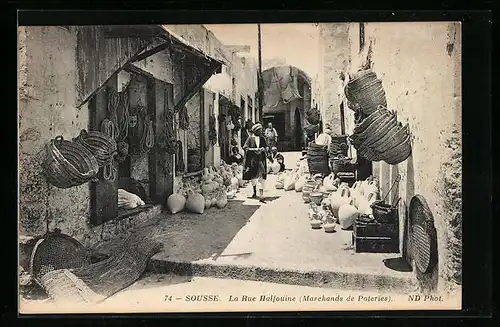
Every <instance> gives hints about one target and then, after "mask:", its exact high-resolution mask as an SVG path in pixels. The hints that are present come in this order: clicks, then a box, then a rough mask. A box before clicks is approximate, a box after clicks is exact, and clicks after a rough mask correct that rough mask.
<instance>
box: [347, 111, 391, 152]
mask: <svg viewBox="0 0 500 327" xmlns="http://www.w3.org/2000/svg"><path fill="white" fill-rule="evenodd" d="M392 119H393V117H392V116H391V114H383V115H381V116H380V117H379V118H377V119H375V120H374V121H373V122H372V123H371V124H370V126H368V127H367V128H366V129H365V130H364V131H363V132H362V133H359V134H353V135H352V136H351V139H352V141H353V142H352V144H353V145H354V146H357V145H359V144H361V143H362V142H364V141H365V140H367V139H368V138H370V137H372V136H373V135H374V134H375V133H377V131H378V130H379V129H380V127H381V126H384V125H385V124H388V123H389V122H390V121H391V120H392Z"/></svg>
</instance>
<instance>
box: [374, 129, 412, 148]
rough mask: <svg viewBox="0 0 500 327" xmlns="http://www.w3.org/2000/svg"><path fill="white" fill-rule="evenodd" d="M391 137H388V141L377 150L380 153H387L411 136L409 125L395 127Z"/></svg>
mask: <svg viewBox="0 0 500 327" xmlns="http://www.w3.org/2000/svg"><path fill="white" fill-rule="evenodd" d="M390 134H391V135H390V136H389V137H388V139H387V141H386V142H385V143H383V144H381V145H380V146H379V147H378V148H377V149H376V150H377V152H379V153H385V152H387V151H389V150H391V149H392V148H394V147H395V146H397V145H398V144H401V142H402V141H403V140H404V139H406V138H407V137H408V135H409V125H408V124H407V125H406V126H404V127H403V126H402V125H401V124H399V125H398V126H397V127H395V128H394V129H393V130H392V131H391V133H390Z"/></svg>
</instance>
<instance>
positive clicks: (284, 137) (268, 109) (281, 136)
mask: <svg viewBox="0 0 500 327" xmlns="http://www.w3.org/2000/svg"><path fill="white" fill-rule="evenodd" d="M262 79H263V84H264V103H263V113H264V124H265V125H267V123H269V122H271V123H273V125H274V128H275V129H276V131H277V132H278V148H279V150H280V151H286V150H300V149H301V148H302V147H303V146H304V138H303V128H304V125H305V113H306V112H307V111H308V110H310V108H311V78H310V77H309V76H308V75H307V74H306V73H305V72H304V71H302V70H301V69H299V68H297V67H293V66H275V67H271V68H269V69H267V70H265V71H263V72H262Z"/></svg>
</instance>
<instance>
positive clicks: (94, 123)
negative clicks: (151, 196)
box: [89, 74, 118, 225]
mask: <svg viewBox="0 0 500 327" xmlns="http://www.w3.org/2000/svg"><path fill="white" fill-rule="evenodd" d="M117 89H118V79H117V74H115V75H113V76H112V77H111V78H110V79H109V80H108V81H107V83H106V84H105V87H103V88H102V89H101V90H99V91H98V92H97V93H96V94H95V96H94V97H92V99H91V100H90V102H89V110H90V115H89V116H90V117H89V118H90V119H89V130H98V131H101V123H102V121H103V120H104V119H106V118H108V98H109V93H110V92H111V91H117ZM114 168H115V169H116V171H117V173H116V178H115V180H114V181H106V180H104V179H103V178H102V168H101V169H100V171H99V174H98V176H99V181H97V182H90V222H91V224H92V225H100V224H103V223H105V222H106V221H109V220H111V219H115V218H116V217H117V216H118V163H117V162H116V161H115V167H114Z"/></svg>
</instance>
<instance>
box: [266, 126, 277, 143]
mask: <svg viewBox="0 0 500 327" xmlns="http://www.w3.org/2000/svg"><path fill="white" fill-rule="evenodd" d="M264 135H265V137H266V142H267V146H269V147H270V148H272V147H275V146H276V145H277V144H278V132H276V129H274V127H273V123H269V124H267V128H266V131H265V132H264Z"/></svg>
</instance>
